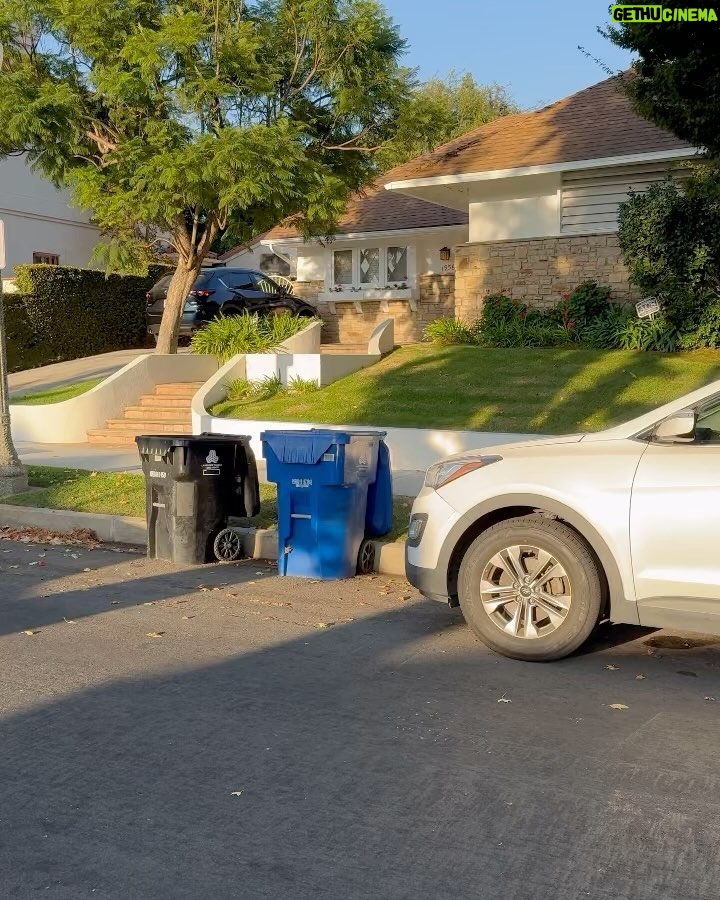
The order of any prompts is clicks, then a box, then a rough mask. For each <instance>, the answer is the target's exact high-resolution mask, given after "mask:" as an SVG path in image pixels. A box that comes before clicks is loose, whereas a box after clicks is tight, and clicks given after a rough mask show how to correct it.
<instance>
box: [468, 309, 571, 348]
mask: <svg viewBox="0 0 720 900" xmlns="http://www.w3.org/2000/svg"><path fill="white" fill-rule="evenodd" d="M481 335H482V343H483V344H484V345H485V346H486V347H559V346H561V345H562V344H567V343H569V342H570V335H569V333H568V331H567V329H566V328H563V326H562V325H558V324H557V323H556V322H553V321H552V320H551V319H550V318H549V317H548V316H544V315H542V314H541V313H539V314H536V315H529V314H528V315H527V316H526V317H525V318H521V319H518V320H516V321H512V322H499V323H498V324H496V325H492V326H490V327H487V328H484V329H483V330H482V332H481Z"/></svg>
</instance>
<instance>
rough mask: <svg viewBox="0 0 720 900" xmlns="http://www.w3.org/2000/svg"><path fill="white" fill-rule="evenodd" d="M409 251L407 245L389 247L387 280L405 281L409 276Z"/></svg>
mask: <svg viewBox="0 0 720 900" xmlns="http://www.w3.org/2000/svg"><path fill="white" fill-rule="evenodd" d="M407 257H408V251H407V247H388V248H387V280H388V281H389V282H403V281H407V278H408V264H407V263H408V260H407Z"/></svg>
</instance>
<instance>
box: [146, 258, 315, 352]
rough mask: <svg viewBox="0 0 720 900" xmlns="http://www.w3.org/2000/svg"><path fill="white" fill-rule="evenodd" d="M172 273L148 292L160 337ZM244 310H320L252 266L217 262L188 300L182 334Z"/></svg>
mask: <svg viewBox="0 0 720 900" xmlns="http://www.w3.org/2000/svg"><path fill="white" fill-rule="evenodd" d="M171 277H172V276H170V275H165V276H164V277H163V278H161V279H160V281H158V283H157V284H156V285H155V286H154V287H153V288H152V289H151V290H149V291H148V292H147V294H146V295H145V297H146V299H147V330H148V334H152V335H153V337H155V339H156V340H157V335H158V332H159V331H160V322H161V320H162V314H163V310H164V309H165V298H166V297H167V291H168V286H169V285H170V278H171ZM243 312H250V313H258V314H259V315H269V314H275V313H283V312H289V313H294V314H295V315H298V316H307V317H308V318H312V317H315V316H317V310H316V309H315V307H314V306H312V305H311V304H310V303H307V302H306V301H305V300H302V299H301V298H300V297H296V296H295V295H294V294H291V293H289V292H288V291H287V290H285V289H284V288H282V287H281V286H280V285H279V284H277V283H276V282H274V281H273V280H272V278H270V277H269V276H268V275H263V273H262V272H255V271H253V270H252V269H230V268H225V267H224V266H218V267H217V268H212V269H203V270H202V272H201V273H200V275H199V276H198V278H197V280H196V281H195V284H194V285H193V288H192V290H191V291H190V293H189V294H188V297H187V300H186V301H185V309H184V310H183V315H182V319H181V321H180V335H181V336H184V337H188V336H190V335H193V334H194V333H195V332H196V331H197V330H198V329H199V328H202V327H203V325H205V324H207V323H208V322H211V321H212V320H213V319H216V318H217V317H218V316H219V315H223V316H239V315H241V314H242V313H243Z"/></svg>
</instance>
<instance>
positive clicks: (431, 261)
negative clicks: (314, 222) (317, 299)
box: [296, 226, 468, 283]
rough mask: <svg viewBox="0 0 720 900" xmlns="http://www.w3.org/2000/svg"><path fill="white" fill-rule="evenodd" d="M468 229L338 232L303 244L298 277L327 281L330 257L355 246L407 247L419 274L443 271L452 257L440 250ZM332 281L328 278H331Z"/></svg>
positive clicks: (465, 235) (449, 266)
mask: <svg viewBox="0 0 720 900" xmlns="http://www.w3.org/2000/svg"><path fill="white" fill-rule="evenodd" d="M467 240H468V229H467V227H465V226H460V227H457V228H443V229H438V230H436V231H432V232H431V231H425V230H422V229H419V230H417V231H411V230H408V231H397V232H394V233H392V234H391V235H388V234H387V233H383V234H378V235H373V234H368V235H367V236H365V237H359V238H347V237H343V236H338V237H337V238H336V239H335V241H333V242H332V243H331V244H328V245H327V246H322V245H320V244H317V243H315V244H301V245H300V246H299V247H298V248H297V250H296V252H297V280H298V281H299V282H303V281H305V282H307V281H326V279H329V278H330V260H331V258H332V252H333V251H334V250H351V249H354V248H356V247H393V246H400V247H408V248H410V252H409V254H408V261H409V264H410V268H411V271H412V268H413V266H414V271H415V275H416V276H421V275H442V274H448V273H449V272H452V271H453V260H452V258H451V259H450V260H441V259H440V250H441V249H442V248H443V247H449V248H450V249H451V250H452V249H453V248H454V247H455V246H456V245H457V244H462V243H466V242H467ZM328 283H329V281H328Z"/></svg>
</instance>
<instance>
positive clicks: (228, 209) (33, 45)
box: [0, 0, 408, 353]
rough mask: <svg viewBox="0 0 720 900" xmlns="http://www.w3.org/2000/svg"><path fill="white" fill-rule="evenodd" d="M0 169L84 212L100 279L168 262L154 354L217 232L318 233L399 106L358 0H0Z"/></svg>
mask: <svg viewBox="0 0 720 900" xmlns="http://www.w3.org/2000/svg"><path fill="white" fill-rule="evenodd" d="M0 41H2V42H3V43H4V44H5V60H4V64H3V67H2V73H1V77H0V119H1V120H2V122H3V129H2V130H0V157H2V156H3V155H8V154H11V153H24V154H26V156H27V158H28V160H29V162H30V164H31V165H32V166H33V167H34V168H35V169H36V170H38V171H39V172H41V173H42V174H44V175H45V176H47V177H49V178H51V179H52V180H53V181H54V182H55V183H57V184H63V185H68V186H70V187H71V188H72V189H73V191H74V196H75V199H76V201H77V202H78V204H80V205H82V206H83V207H87V208H90V209H92V210H93V215H94V219H95V221H96V223H97V224H98V225H99V226H100V228H101V229H102V231H103V232H104V233H105V235H106V236H107V237H108V238H109V239H110V243H109V244H108V246H109V248H110V250H109V258H111V260H112V262H113V264H114V265H115V266H116V267H117V266H119V265H120V264H121V263H122V262H127V261H128V260H135V259H136V258H137V257H138V256H142V255H143V254H144V252H145V251H146V250H147V247H148V246H150V245H152V243H153V242H154V241H157V240H159V239H161V238H163V239H169V240H170V241H171V243H172V244H173V246H174V247H175V249H176V251H177V254H178V262H177V267H176V269H175V272H174V274H173V277H172V281H171V283H170V287H169V290H168V296H167V301H166V308H165V315H164V317H163V322H162V326H161V330H160V336H159V341H158V350H159V351H160V352H165V353H167V352H173V351H174V350H175V349H176V347H177V333H178V326H179V320H180V316H181V314H182V307H183V303H184V300H185V297H186V296H187V293H188V291H189V290H190V289H191V287H192V284H193V282H194V281H195V278H196V277H197V275H198V272H199V271H200V267H201V265H202V262H203V258H204V256H205V254H206V253H207V251H208V249H209V248H210V246H211V244H212V243H213V241H214V239H215V238H216V236H217V235H218V233H219V231H220V230H222V229H223V228H226V227H228V226H231V227H232V228H233V229H234V230H235V232H236V233H235V234H234V235H233V237H234V238H235V239H236V240H242V239H246V238H247V237H249V236H250V235H251V234H252V233H253V232H257V231H261V230H263V229H265V228H268V227H270V226H271V225H273V224H275V223H277V222H278V221H279V220H281V219H283V218H284V217H286V216H287V215H288V214H296V217H297V224H298V226H299V227H301V228H302V229H303V230H304V231H305V232H306V233H308V234H310V233H321V234H329V233H331V232H332V231H333V223H334V221H335V219H336V218H337V216H338V215H339V214H340V212H341V211H342V209H343V207H344V204H345V201H346V199H347V196H348V194H349V193H350V192H351V191H353V190H355V189H357V188H358V187H359V186H360V185H361V184H363V183H364V182H365V181H366V180H367V179H368V178H369V177H370V175H371V174H372V171H373V162H372V155H371V152H370V151H371V150H372V149H374V148H375V147H376V146H377V145H379V144H381V143H382V142H383V141H385V140H386V139H387V137H388V135H389V134H390V129H391V128H392V125H393V122H394V120H395V118H396V115H397V110H398V107H399V104H400V103H402V102H403V101H404V100H405V98H406V96H407V93H408V89H407V85H408V73H407V71H406V70H403V69H401V68H400V67H399V65H398V57H399V55H400V53H401V52H402V50H403V48H404V42H403V40H402V39H401V37H400V36H399V33H398V30H397V28H396V27H395V26H394V25H393V23H392V21H391V20H390V19H389V18H388V17H387V15H386V14H385V13H384V11H383V9H382V7H381V6H379V5H378V3H376V2H375V0H256V2H249V3H248V2H243V0H183V2H182V3H179V4H174V3H169V2H167V0H3V4H2V9H1V10H0Z"/></svg>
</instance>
